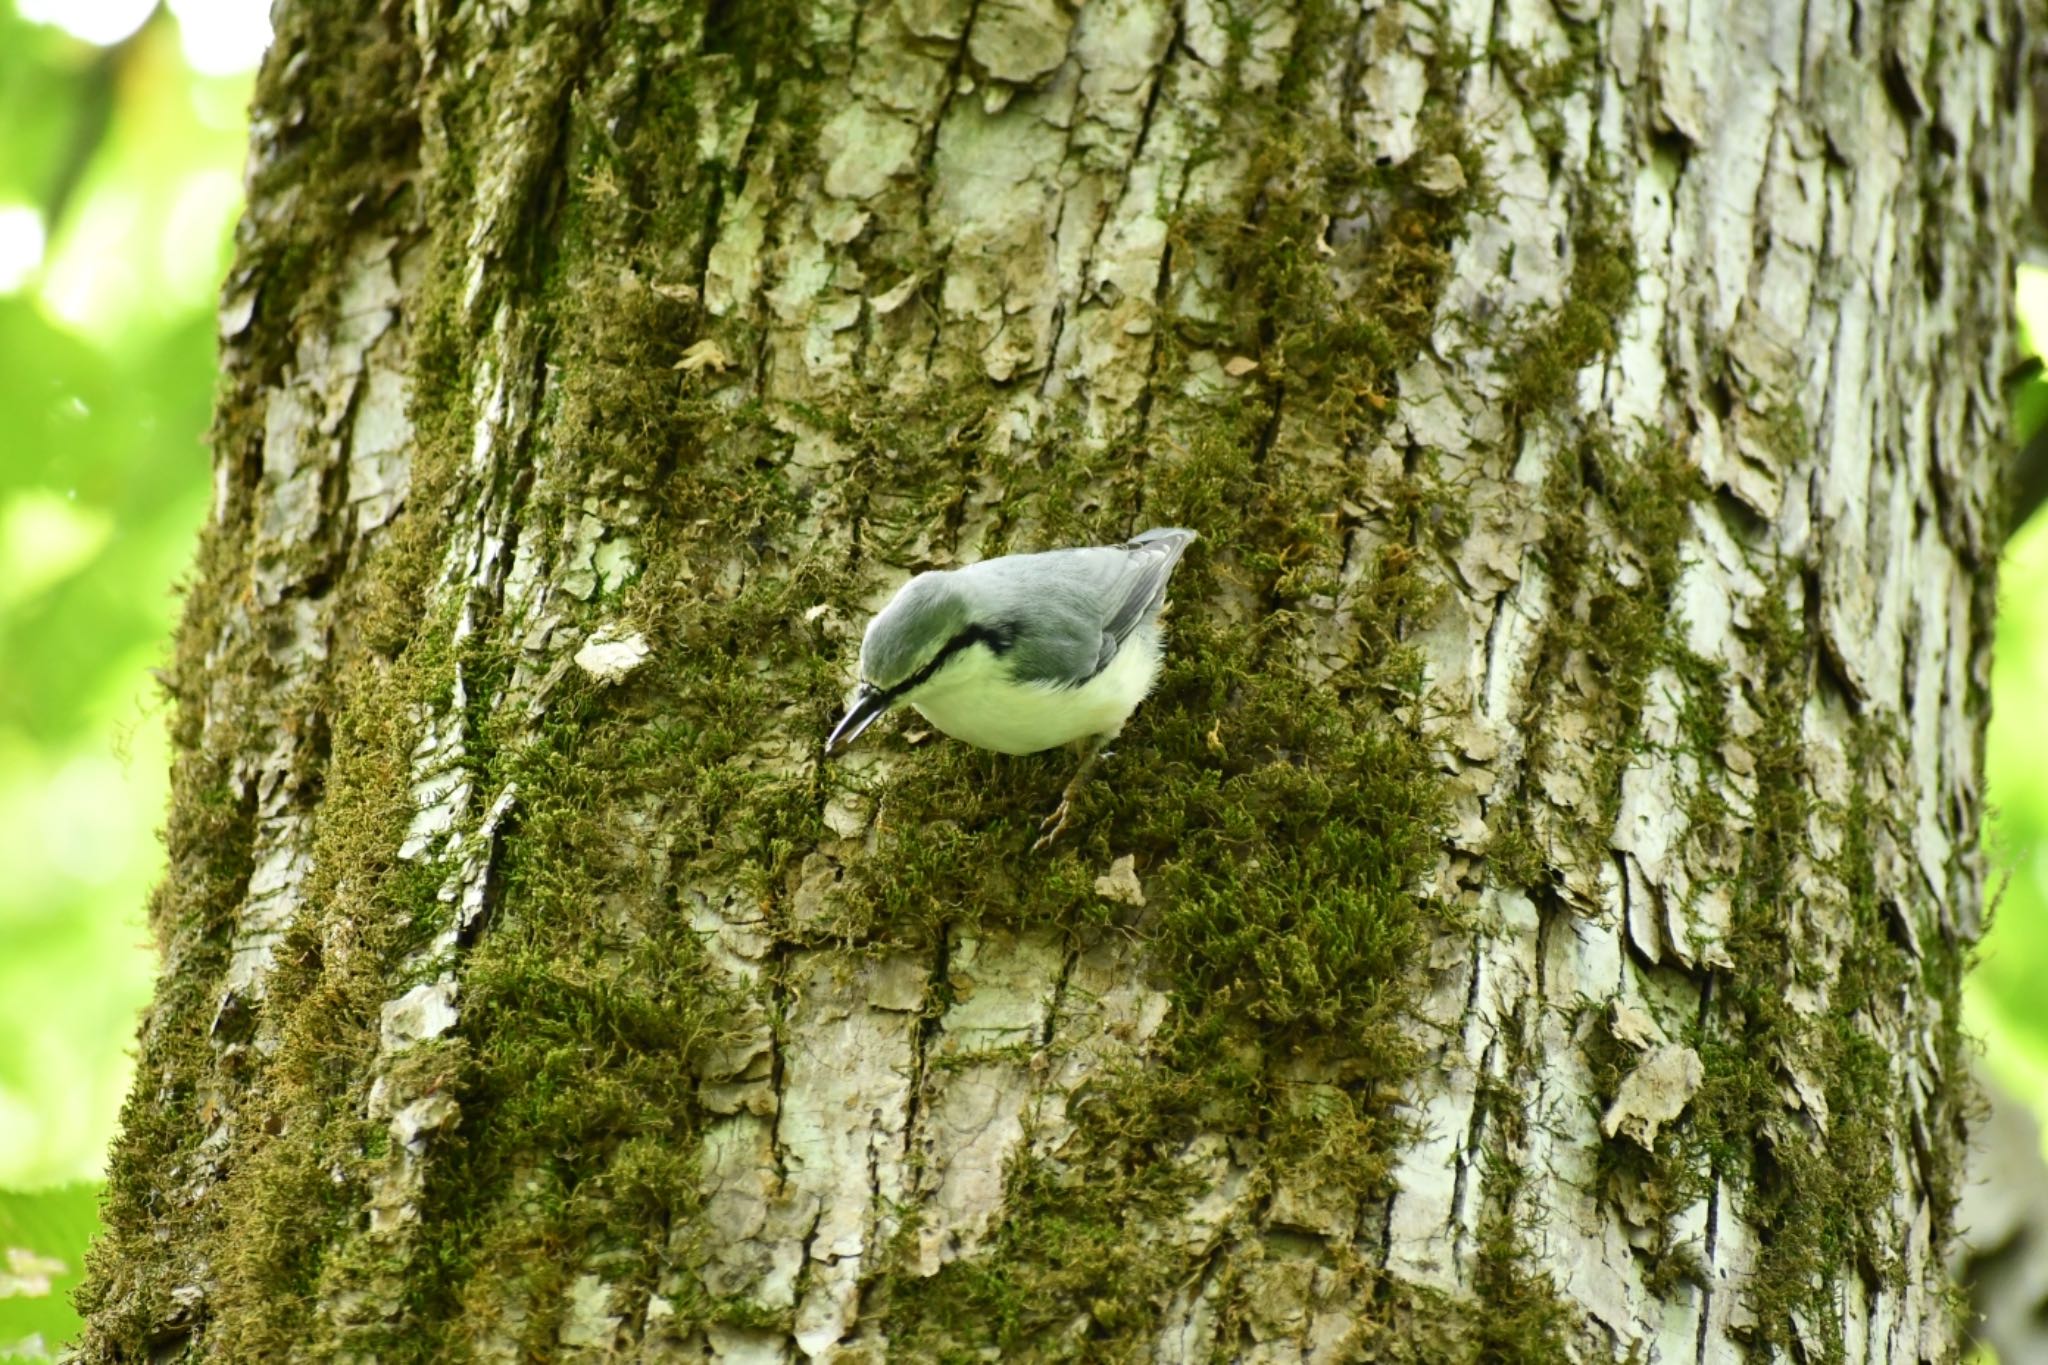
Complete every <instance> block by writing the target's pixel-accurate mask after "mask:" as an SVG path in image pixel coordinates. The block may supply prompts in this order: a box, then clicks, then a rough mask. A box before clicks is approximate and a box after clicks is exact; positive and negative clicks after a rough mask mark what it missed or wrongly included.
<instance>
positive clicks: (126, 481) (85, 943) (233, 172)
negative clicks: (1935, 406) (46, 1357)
mask: <svg viewBox="0 0 2048 1365" xmlns="http://www.w3.org/2000/svg"><path fill="white" fill-rule="evenodd" d="M226 2H228V3H231V0H226ZM77 3H79V4H81V5H86V6H87V7H88V8H89V7H90V6H89V4H88V0H77ZM205 3H206V0H186V4H185V5H183V6H181V7H180V14H181V15H183V16H184V17H185V18H186V19H187V21H188V23H189V22H191V21H192V20H193V19H194V17H195V16H197V15H198V14H199V11H200V10H201V9H202V8H203V7H204V5H205ZM138 12H139V11H138ZM247 98H248V76H247V75H246V73H245V74H241V75H235V76H226V77H222V76H207V75H202V74H199V73H197V72H195V71H194V70H192V69H191V67H190V65H189V64H188V63H187V62H186V61H185V60H184V58H183V57H182V56H181V49H180V33H179V29H178V27H177V25H176V23H174V22H173V20H172V18H171V16H170V15H168V14H165V13H158V14H156V15H154V16H153V17H152V18H151V19H150V20H149V21H148V22H147V23H145V24H144V25H143V26H142V28H141V29H140V30H138V31H137V32H136V33H135V34H133V35H132V36H131V37H129V38H126V39H124V40H121V41H119V42H116V43H114V44H113V45H111V46H104V47H102V46H96V45H94V44H91V43H87V42H83V41H81V40H79V39H76V38H73V37H71V36H69V35H68V34H67V33H65V32H64V31H63V30H61V29H59V28H56V27H52V26H49V25H46V24H40V23H31V22H29V21H27V20H25V19H23V18H22V17H21V16H20V15H19V13H18V12H17V11H16V9H15V8H13V6H12V4H11V3H10V0H0V356H5V357H6V364H5V365H0V868H5V870H6V871H5V875H4V876H0V1359H4V1358H7V1357H8V1355H9V1347H10V1346H11V1345H14V1344H16V1343H19V1342H21V1341H22V1340H23V1339H24V1338H31V1337H33V1338H34V1339H35V1340H37V1341H39V1342H41V1343H42V1344H43V1345H45V1346H48V1347H54V1346H56V1345H57V1344H59V1343H60V1342H61V1340H62V1339H63V1338H64V1336H65V1335H67V1334H68V1332H69V1331H70V1330H71V1327H72V1326H73V1325H74V1324H75V1319H74V1318H72V1317H71V1315H70V1311H69V1307H68V1304H67V1303H66V1302H65V1300H64V1291H65V1290H66V1288H67V1287H68V1285H69V1284H70V1283H71V1281H72V1280H73V1279H74V1278H75V1275H76V1271H77V1268H78V1265H79V1263H80V1260H81V1258H82V1251H83V1247H84V1243H85V1241H86V1239H87V1237H88V1236H89V1235H90V1230H91V1228H92V1227H93V1225H94V1220H93V1213H92V1204H93V1198H94V1187H93V1186H92V1185H90V1184H77V1183H68V1182H78V1181H81V1180H85V1181H89V1180H92V1179H94V1178H96V1177H97V1176H98V1174H99V1171H100V1165H101V1161H102V1153H103V1151H104V1149H105V1147H106V1144H107V1141H108V1139H109V1138H110V1136H111V1134H112V1130H113V1126H114V1123H115V1119H116V1116H117V1113H118V1108H119V1104H120V1101H121V1097H122V1095H123V1093H124V1092H125V1090H126V1087H127V1084H128V1079H129V1044H130V1040H131V1038H132V1035H133V1032H134V1027H135V1017H136V1011H137V1010H138V1009H139V1008H140V1006H141V1005H142V1003H143V1001H144V1000H145V999H146V997H147V994H148V988H149V980H150V974H151V972H152V971H153V969H154V958H153V953H152V950H151V949H150V947H149V945H148V935H147V931H146V928H145V926H144V922H143V913H142V906H143V903H144V900H145V898H146V895H147V893H148V889H149V886H150V883H151V882H152V881H153V880H154V878H155V877H156V876H157V875H158V872H159V869H160V867H161V865H162V858H161V852H160V850H159V848H158V847H157V843H156V839H155V836H154V830H155V828H156V825H157V822H158V821H159V819H160V817H161V811H162V808H163V804H164V798H165V786H166V784H165V769H166V767H167V764H168V753H167V750H166V745H165V741H164V738H163V725H162V709H161V704H160V701H159V699H158V698H157V697H156V695H155V691H154V686H153V683H152V682H151V680H150V676H149V670H150V669H151V667H152V666H153V665H154V664H155V663H156V662H157V661H158V660H159V659H160V658H161V657H162V655H163V653H164V649H165V643H164V642H165V638H166V636H167V634H168V631H169V629H170V626H171V624H172V622H173V620H174V618H175V614H176V600H175V595H174V591H173V588H174V585H175V583H176V581H177V578H178V575H179V574H180V573H181V572H182V571H183V567H184V565H185V564H186V562H187V560H188V558H189V556H190V553H191V546H192V540H193V536H194V533H195V531H196V529H197V527H198V525H199V521H200V519H201V517H203V516H204V515H205V510H206V502H207V490H208V485H209V480H208V463H207V458H206V453H205V450H204V448H203V445H202V444H201V438H202V435H203V432H204V430H205V427H206V423H207V415H208V404H209V400H210V395H211V391H212V383H213V381H212V372H213V340H212V334H211V333H212V318H213V297H214V289H215V284H216V281H217V280H218V279H219V277H220V274H221V272H222V270H223V268H224V265H225V262H226V250H227V241H228V231H229V228H230V225H231V221H232V215H233V213H234V211H235V209H236V208H237V206H238V201H239V180H238V176H237V167H238V166H239V165H240V162H241V158H242V155H243V148H244V139H245V135H246V130H245V126H244V109H245V106H246V102H247ZM37 225H41V226H42V227H44V228H45V229H47V232H48V237H49V241H48V249H47V251H45V252H43V253H41V256H40V259H35V258H34V257H33V253H28V254H25V251H26V248H25V247H24V246H23V238H22V234H23V232H24V231H26V230H28V229H31V228H34V227H35V226H37ZM2021 311H2022V317H2023V319H2027V320H2031V321H2032V323H2033V327H2032V329H2031V332H2032V335H2034V336H2041V337H2048V272H2039V273H2031V274H2028V275H2027V276H2025V277H2024V278H2023V280H2022V289H2021ZM2027 330H2028V329H2026V328H2023V332H2026V331H2027ZM2028 349H2029V350H2032V349H2034V348H2033V346H2032V345H2031V343H2030V344H2029V347H2028ZM2018 408H2019V413H2020V420H2021V424H2022V426H2023V428H2028V429H2030V428H2031V427H2032V425H2034V424H2035V423H2037V422H2039V421H2042V420H2048V382H2042V381H2038V380H2037V381H2035V382H2033V383H2032V384H2030V385H2029V386H2028V387H2027V388H2026V389H2025V390H2024V391H2023V392H2022V393H2021V395H2020V397H2019V399H2018ZM2000 606H2001V616H2000V621H1999V627H1998V659H1997V667H1996V676H1995V682H1994V697H1995V714H1994V717H1993V721H1992V729H1991V738H1990V741H1989V746H1988V748H1989V754H1988V769H1989V780H1990V784H1991V789H1992V804H1993V807H1994V817H1993V822H1992V829H1991V842H1992V847H1993V850H1994V854H1995V859H1996V867H1997V869H1998V871H1997V872H1996V873H1995V878H1996V879H2000V880H2002V883H2003V888H2004V890H2003V897H2002V900H2001V901H2000V903H1999V908H1998V913H1997V915H1996V917H1995V920H1994V924H1993V928H1992V931H1991V933H1990V936H1989V937H1988V939H1987V940H1986V943H1985V947H1984V954H1983V962H1982V966H1981V967H1980V969H1979V970H1978V971H1977V973H1976V974H1975V975H1974V977H1973V978H1972V981H1971V989H1970V1001H1969V1003H1970V1007H1971V1016H1972V1021H1973V1024H1974V1026H1975V1027H1976V1028H1977V1029H1978V1031H1979V1032H1981V1033H1982V1034H1983V1035H1984V1036H1985V1038H1986V1050H1987V1056H1988V1061H1989V1063H1990V1065H1991V1066H1992V1068H1993V1070H1994V1071H1996V1072H1997V1073H1998V1074H1999V1075H2000V1076H2001V1077H2002V1078H2003V1079H2004V1080H2005V1081H2006V1082H2007V1083H2008V1084H2009V1085H2012V1086H2013V1087H2014V1088H2015V1089H2016V1090H2018V1091H2019V1092H2020V1093H2022V1094H2026V1095H2030V1096H2032V1097H2034V1099H2035V1101H2036V1103H2037V1107H2041V1108H2043V1109H2044V1110H2048V992H2044V991H2043V990H2041V989H2040V983H2041V982H2044V981H2048V857H2044V854H2043V850H2044V848H2048V738H2044V737H2043V736H2044V732H2048V518H2036V519H2035V522H2034V523H2033V524H2032V525H2031V526H2030V527H2028V528H2027V529H2026V530H2025V531H2023V532H2022V533H2021V534H2020V535H2019V536H2017V537H2016V538H2015V539H2014V540H2013V542H2012V545H2011V547H2010V549H2009V551H2008V554H2007V559H2006V564H2005V567H2004V579H2003V583H2002V586H2001V589H2000ZM60 1185H61V1188H48V1189H41V1188H40V1187H55V1186H60ZM29 1190H40V1192H38V1193H34V1194H24V1193H21V1192H22V1191H29ZM9 1191H13V1192H12V1193H10V1192H9ZM10 1277H11V1278H10Z"/></svg>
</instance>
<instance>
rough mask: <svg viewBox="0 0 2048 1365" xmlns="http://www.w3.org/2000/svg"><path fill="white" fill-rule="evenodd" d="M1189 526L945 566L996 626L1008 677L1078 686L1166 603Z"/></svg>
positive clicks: (974, 614)
mask: <svg viewBox="0 0 2048 1365" xmlns="http://www.w3.org/2000/svg"><path fill="white" fill-rule="evenodd" d="M1194 539H1195V533H1194V532H1193V531H1187V530H1182V529H1180V528H1178V527H1159V528H1155V529H1153V530H1150V531H1146V532H1144V533H1143V534H1142V535H1139V536H1137V537H1136V538H1134V539H1132V540H1130V541H1128V542H1126V543H1125V544H1122V545H1097V546H1087V547H1084V548H1080V549H1073V550H1047V551H1044V552H1043V553H1040V554H1030V555H1005V556H1003V557H1002V558H1000V559H990V560H983V561H982V562H981V563H979V564H970V565H968V566H967V567H965V568H963V569H957V570H955V571H954V572H953V573H952V574H951V575H949V577H951V578H952V579H954V580H955V582H956V584H957V586H958V588H959V591H960V594H961V596H962V597H964V598H965V599H966V601H967V603H968V615H969V617H970V619H971V620H973V621H974V622H977V623H981V624H984V625H987V626H990V627H992V628H994V629H996V630H997V631H999V632H1002V633H1004V635H1005V637H1006V638H1004V639H1003V641H1002V649H1001V651H1000V652H1002V653H1003V654H1004V656H1005V657H1006V658H1008V659H1009V660H1010V668H1011V672H1012V674H1013V675H1014V676H1016V677H1018V678H1020V679H1023V680H1025V681H1028V682H1044V683H1055V684H1059V685H1062V686H1067V687H1078V686H1080V685H1081V684H1082V683H1084V682H1086V681H1088V679H1090V678H1092V677H1094V676H1095V675H1096V674H1097V673H1099V672H1101V671H1102V670H1103V669H1104V668H1107V667H1108V666H1109V662H1110V660H1112V659H1114V658H1115V657H1116V654H1117V650H1118V649H1120V648H1122V647H1123V644H1124V642H1125V641H1127V640H1129V639H1130V638H1131V637H1132V636H1133V635H1135V634H1137V633H1138V632H1139V631H1140V630H1141V629H1142V628H1144V627H1148V626H1150V625H1151V624H1152V622H1153V621H1154V620H1155V619H1156V618H1157V617H1158V615H1159V611H1160V608H1162V607H1163V606H1165V605H1166V585H1167V580H1168V579H1170V578H1171V577H1172V576H1173V570H1174V566H1175V565H1176V564H1178V563H1179V562H1180V557H1181V554H1182V552H1183V551H1185V550H1186V549H1187V547H1188V545H1189V544H1190V543H1191V542H1192V541H1193V540H1194Z"/></svg>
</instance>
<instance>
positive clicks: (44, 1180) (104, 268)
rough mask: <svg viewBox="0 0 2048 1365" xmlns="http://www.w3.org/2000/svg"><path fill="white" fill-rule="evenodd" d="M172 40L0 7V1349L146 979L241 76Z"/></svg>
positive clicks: (104, 1101)
mask: <svg viewBox="0 0 2048 1365" xmlns="http://www.w3.org/2000/svg"><path fill="white" fill-rule="evenodd" d="M46 8H47V6H46ZM93 8H94V6H93V4H92V3H91V0H80V8H79V10H78V11H77V13H78V14H83V13H84V12H85V11H88V10H92V9H93ZM131 9H133V7H131ZM133 12H134V13H135V14H137V15H138V16H139V15H140V14H141V13H142V10H140V9H133ZM73 17H75V15H74V16H73ZM65 22H67V23H70V22H72V19H71V18H70V17H67V18H66V21H65ZM181 36H183V35H182V34H181V31H180V28H179V25H178V24H177V23H176V22H175V21H174V20H173V18H172V17H171V16H170V15H169V14H168V13H158V14H156V15H155V16H154V17H152V18H151V19H150V20H149V21H148V22H147V23H145V24H144V25H143V26H142V27H141V28H140V29H139V30H138V31H136V32H134V33H133V34H132V35H131V36H129V37H127V38H125V39H123V40H121V41H119V42H116V43H113V44H111V45H107V46H99V45H96V44H93V43H88V42H84V41H81V40H79V39H77V38H74V37H72V36H71V35H70V34H68V33H67V32H65V31H64V30H63V29H62V28H58V27H55V26H52V25H47V24H40V23H31V22H29V21H27V20H26V19H23V18H22V17H21V16H20V14H19V13H18V12H17V11H16V10H15V8H14V7H13V6H12V5H11V4H10V3H9V2H8V0H0V356H4V357H5V358H6V363H5V364H4V365H0V869H4V870H5V871H4V875H0V1358H6V1357H7V1355H8V1354H9V1350H8V1348H9V1347H10V1346H12V1345H14V1344H16V1343H18V1342H20V1341H21V1340H22V1339H23V1338H27V1337H31V1336H34V1337H36V1338H37V1339H39V1340H40V1341H41V1342H43V1343H44V1344H45V1345H47V1346H50V1347H54V1346H56V1345H57V1344H59V1343H60V1342H61V1340H62V1339H63V1337H64V1335H66V1334H67V1333H68V1331H69V1325H70V1324H71V1323H72V1322H74V1321H75V1320H74V1319H72V1318H71V1317H70V1307H69V1302H68V1299H67V1297H66V1296H65V1292H64V1291H65V1290H66V1288H67V1287H68V1284H69V1283H70V1278H69V1277H71V1276H72V1275H73V1273H74V1272H75V1271H76V1269H77V1267H78V1265H79V1263H80V1260H81V1258H82V1253H83V1249H84V1239H85V1238H86V1236H87V1235H88V1234H89V1230H90V1229H91V1227H92V1206H93V1199H94V1190H95V1188H96V1187H95V1186H93V1185H90V1184H86V1185H79V1184H74V1183H71V1182H78V1181H92V1180H95V1179H96V1178H97V1177H98V1175H99V1174H100V1169H101V1163H102V1160H103V1155H102V1154H103V1152H104V1150H105V1148H106V1145H107V1141H108V1139H109V1137H110V1136H111V1134H112V1131H113V1127H114V1124H115V1121H116V1118H117V1116H118V1113H119V1107H120V1103H121V1099H122V1097H123V1095H124V1093H125V1092H126V1089H127V1085H128V1079H129V1071H130V1054H131V1046H132V1042H133V1038H134V1034H135V1026H136V1014H137V1011H138V1009H139V1008H140V1007H141V1005H142V1004H143V1002H144V1001H145V1000H146V999H147V996H148V992H149V983H150V978H151V975H152V973H153V972H154V970H155V958H154V952H153V949H152V948H151V946H150V943H149V934H148V930H147V927H146V924H145V922H144V914H143V906H144V902H145V900H146V898H147V895H148V891H149V887H150V885H151V883H152V882H153V881H154V880H155V878H156V877H157V875H158V874H159V871H160V869H161V867H162V854H161V849H160V848H159V846H158V842H157V839H156V834H155V831H156V829H157V827H158V823H159V821H160V820H161V818H162V810H163V806H164V801H165V797H166V769H167V766H168V760H169V755H168V751H167V746H166V741H165V738H164V726H163V708H162V702H161V699H160V698H159V697H158V695H157V691H156V687H155V683H154V682H153V680H152V678H151V676H150V670H151V669H152V667H154V666H155V665H156V664H157V663H158V662H160V661H161V659H162V658H163V656H164V652H165V639H166V636H167V635H168V632H169V630H170V627H171V624H172V622H173V621H174V619H175V617H176V612H177V601H176V596H175V592H174V588H175V584H176V582H177V579H178V576H179V575H180V574H181V573H182V572H183V571H184V568H185V566H186V564H187V563H188V561H189V560H190V557H191V553H192V544H193V538H194V535H195V533H196V532H197V529H198V526H199V523H200V519H201V518H202V517H203V516H204V515H205V513H206V506H207V490H208V487H209V475H208V468H209V466H208V460H207V455H206V450H205V446H204V444H203V437H204V434H205V430H206V425H207V420H208V415H209V406H210V402H211V395H212V389H213V351H214V348H213V338H212V327H213V302H214V293H215V289H216V287H217V282H218V280H219V278H220V276H221V274H222V272H223V270H224V268H225V264H226V260H227V249H228V243H229V233H230V230H231V228H232V223H233V215H234V213H235V211H236V209H237V208H238V207H239V201H240V178H239V167H240V165H241V160H242V157H243V155H244V148H245V143H246V137H247V128H246V108H247V102H248V92H249V77H248V75H247V74H246V73H244V74H241V75H238V76H233V77H218V76H213V77H209V76H201V75H198V74H196V73H194V72H193V71H192V70H191V69H190V68H189V66H188V65H187V63H186V61H185V59H184V56H183V53H182V45H181V41H180V40H181ZM43 237H47V245H46V246H42V244H41V243H39V241H38V239H39V238H43ZM39 247H40V248H41V249H39ZM60 1184H61V1185H62V1188H61V1189H55V1188H51V1189H45V1187H55V1186H59V1185H60ZM37 1190H44V1191H45V1192H42V1193H38V1194H35V1195H28V1194H23V1193H21V1192H22V1191H37ZM10 1258H11V1259H10ZM58 1263H61V1264H62V1266H63V1267H64V1270H63V1271H62V1273H54V1274H52V1273H45V1272H44V1271H41V1270H37V1269H36V1267H38V1266H43V1267H47V1266H48V1265H54V1264H58ZM10 1266H13V1267H14V1268H15V1269H14V1270H10ZM22 1267H28V1269H26V1270H23V1269H21V1268H22ZM17 1272H18V1273H17ZM10 1275H12V1276H13V1278H11V1279H10V1278H8V1277H9V1276H10ZM46 1281H47V1282H48V1286H46V1287H47V1288H48V1292H46V1293H40V1294H38V1293H32V1292H31V1290H33V1289H34V1288H35V1287H36V1286H38V1285H43V1284H44V1283H45V1282H46ZM50 1286H53V1287H50Z"/></svg>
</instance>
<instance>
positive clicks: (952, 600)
mask: <svg viewBox="0 0 2048 1365" xmlns="http://www.w3.org/2000/svg"><path fill="white" fill-rule="evenodd" d="M966 624H967V603H966V600H965V599H964V598H963V597H962V595H961V593H960V591H959V589H958V588H957V587H956V586H955V585H954V583H953V575H952V574H949V573H921V574H919V575H918V576H917V577H915V578H913V579H911V580H910V581H909V582H908V583H905V584H904V585H903V587H902V589H901V591H899V592H898V593H897V594H896V595H895V596H894V597H892V598H890V599H889V605H888V606H886V607H883V608H882V610H881V611H880V612H879V613H878V614H877V615H876V616H875V619H874V620H872V621H870V622H868V630H867V634H866V635H864V636H862V637H861V642H860V680H861V681H862V682H863V683H865V684H867V685H868V686H870V687H873V688H877V689H879V690H881V691H884V692H887V691H890V690H892V689H894V688H897V687H900V686H902V685H903V684H904V683H905V682H907V681H908V680H910V679H911V678H914V677H916V676H917V673H918V670H920V669H922V668H923V667H924V666H925V665H926V664H928V663H930V662H931V661H932V658H933V656H935V655H936V654H937V653H938V652H939V651H940V650H942V649H944V648H945V647H946V642H947V641H948V640H951V639H952V638H953V637H954V636H955V635H957V634H959V633H960V628H961V627H962V626H964V625H966Z"/></svg>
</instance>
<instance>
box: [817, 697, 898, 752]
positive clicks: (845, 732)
mask: <svg viewBox="0 0 2048 1365" xmlns="http://www.w3.org/2000/svg"><path fill="white" fill-rule="evenodd" d="M888 709H889V698H888V695H887V694H886V693H884V692H883V691H882V690H881V689H880V688H879V687H870V686H869V685H868V684H866V683H862V684H861V685H860V686H859V687H858V688H855V689H854V693H853V700H852V701H851V702H850V703H848V705H847V708H846V714H845V715H844V716H841V717H840V718H839V724H838V725H836V726H834V727H833V729H832V734H831V737H830V738H828V739H827V740H826V741H825V752H826V753H828V754H829V753H831V752H832V751H833V750H834V749H837V748H839V747H840V746H841V745H842V744H851V743H853V742H854V741H855V740H857V739H859V738H860V732H861V731H863V730H865V729H867V728H868V727H869V726H870V725H873V724H874V723H875V722H876V721H878V720H880V719H881V718H882V715H883V713H884V712H886V711H887V710H888Z"/></svg>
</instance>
